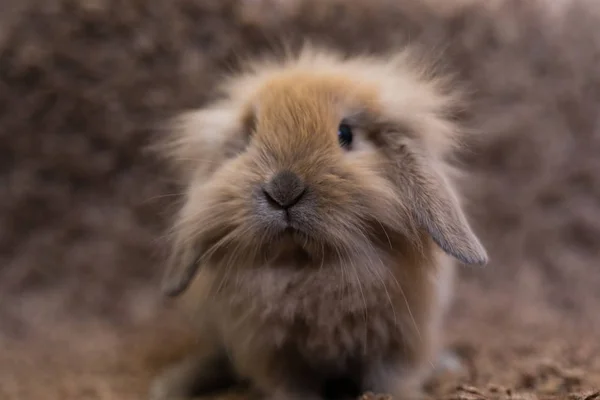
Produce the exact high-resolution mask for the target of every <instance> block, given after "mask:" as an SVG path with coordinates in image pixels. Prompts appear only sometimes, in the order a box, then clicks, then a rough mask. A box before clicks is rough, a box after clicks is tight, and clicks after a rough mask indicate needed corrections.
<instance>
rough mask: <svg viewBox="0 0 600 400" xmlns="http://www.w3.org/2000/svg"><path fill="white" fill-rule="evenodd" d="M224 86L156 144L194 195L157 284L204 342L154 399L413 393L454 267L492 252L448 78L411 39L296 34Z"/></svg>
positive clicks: (432, 350) (425, 369)
mask: <svg viewBox="0 0 600 400" xmlns="http://www.w3.org/2000/svg"><path fill="white" fill-rule="evenodd" d="M221 89H222V91H221V94H222V96H221V97H220V98H219V99H217V100H215V101H214V102H213V103H212V104H210V105H209V106H207V107H205V108H203V109H199V110H194V111H190V112H187V113H185V114H183V115H181V116H180V117H179V118H177V120H176V121H175V124H174V125H173V129H172V131H171V134H172V135H173V136H170V137H169V138H168V140H167V142H165V143H164V144H165V147H164V149H165V150H166V154H167V155H168V156H170V158H171V160H172V161H173V162H175V163H176V164H177V165H179V166H181V167H183V169H182V171H184V172H185V179H186V182H187V186H186V187H187V191H186V198H185V204H184V205H183V207H182V209H181V212H180V214H179V216H178V220H177V222H176V224H175V227H174V232H173V234H174V238H175V239H174V245H173V254H172V258H171V260H170V265H169V266H168V269H167V271H166V275H165V277H164V282H163V289H164V292H165V293H166V294H168V295H170V296H178V295H180V294H183V293H184V294H185V296H183V299H182V300H184V304H185V306H186V309H187V310H189V311H190V313H191V315H192V317H193V320H194V322H196V323H197V326H198V329H199V333H198V335H199V336H198V337H199V342H198V348H197V349H195V350H194V351H193V352H192V353H191V354H190V356H189V358H188V359H186V360H184V361H182V363H181V364H179V365H177V366H175V367H173V368H171V369H169V370H168V371H166V372H165V373H164V374H163V375H162V376H161V377H159V378H158V379H157V380H156V381H155V383H154V385H153V387H152V389H151V397H152V398H153V399H170V398H175V397H186V396H191V395H193V394H202V393H207V392H208V391H209V390H212V389H218V388H221V387H223V386H227V385H228V384H230V383H233V382H236V381H246V382H249V383H250V384H251V385H252V387H254V388H256V389H257V390H258V391H260V392H261V393H263V394H264V396H266V397H268V398H272V399H282V400H283V399H302V400H305V399H322V398H328V397H332V396H333V395H334V394H337V395H339V396H341V395H347V396H354V395H356V394H358V393H360V392H364V391H368V390H369V391H374V392H379V393H390V394H392V395H394V396H395V398H397V399H403V398H412V397H413V396H417V395H418V394H419V389H420V385H421V384H422V382H423V379H425V377H427V375H428V374H429V373H430V372H431V370H432V368H433V366H434V365H435V364H436V362H437V358H438V356H439V354H440V340H439V339H440V330H441V323H442V319H443V315H444V312H445V309H446V307H447V305H448V302H449V299H450V292H451V285H452V277H453V265H454V263H455V262H456V260H459V261H461V262H463V263H466V264H484V263H486V261H487V255H486V252H485V250H484V248H483V247H482V245H481V244H480V242H479V241H478V239H477V237H476V236H475V235H474V233H473V232H472V230H471V228H470V227H469V224H468V222H467V220H466V218H465V216H464V214H463V211H462V209H461V206H460V202H459V200H458V197H457V195H456V193H455V190H454V189H453V185H452V184H451V181H450V167H449V165H448V163H447V160H446V158H447V155H448V154H451V151H452V149H453V148H455V147H456V146H457V145H459V144H460V142H461V139H462V138H463V132H462V131H461V130H460V129H459V128H458V127H457V126H456V125H455V124H454V123H453V120H452V113H453V111H454V110H455V108H456V107H458V106H460V105H461V98H460V96H459V95H458V94H457V92H456V91H455V90H454V88H453V87H452V83H451V81H450V80H448V79H445V78H443V77H442V76H439V75H436V74H435V73H434V68H432V65H427V64H425V63H424V59H423V58H422V57H416V56H414V55H413V54H412V52H411V51H410V50H409V49H404V50H402V51H400V52H398V53H396V54H393V55H389V56H387V57H375V56H357V57H355V58H344V57H342V56H340V55H337V54H334V53H332V52H330V51H328V50H322V49H321V50H320V49H315V48H313V47H310V46H306V47H304V48H303V49H302V50H301V51H300V52H299V53H298V54H296V55H295V56H289V55H288V56H286V57H282V58H275V57H274V58H272V59H264V60H258V61H255V62H253V63H249V64H248V67H247V68H246V69H245V70H244V71H243V72H241V73H238V74H234V75H232V76H231V77H230V78H229V79H227V80H226V81H225V82H224V84H223V85H222V87H221ZM340 388H342V389H348V390H349V392H350V393H342V394H340V393H339V389H340ZM333 389H335V390H333ZM332 390H333V392H335V393H333V394H332V393H331V392H332Z"/></svg>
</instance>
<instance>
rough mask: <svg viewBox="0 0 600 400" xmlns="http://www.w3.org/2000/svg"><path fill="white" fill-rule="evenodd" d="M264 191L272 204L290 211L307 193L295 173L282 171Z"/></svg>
mask: <svg viewBox="0 0 600 400" xmlns="http://www.w3.org/2000/svg"><path fill="white" fill-rule="evenodd" d="M263 190H264V193H265V197H266V198H267V200H268V201H269V202H270V203H271V204H273V205H274V206H276V207H278V208H283V209H288V208H290V207H292V206H293V205H294V204H296V203H298V201H299V200H300V198H301V197H302V196H303V195H304V193H305V191H306V186H305V185H304V183H303V182H302V180H301V179H300V177H299V176H298V175H296V174H295V173H293V172H291V171H282V172H279V173H278V174H277V175H275V176H274V177H273V178H272V179H271V181H270V182H269V183H268V184H267V185H266V186H265V187H264V188H263Z"/></svg>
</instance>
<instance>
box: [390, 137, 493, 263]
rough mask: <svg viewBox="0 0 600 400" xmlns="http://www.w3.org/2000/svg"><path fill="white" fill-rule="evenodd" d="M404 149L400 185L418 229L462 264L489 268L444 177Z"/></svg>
mask: <svg viewBox="0 0 600 400" xmlns="http://www.w3.org/2000/svg"><path fill="white" fill-rule="evenodd" d="M401 147H402V149H403V153H404V161H405V162H403V163H401V165H400V168H401V169H400V171H398V172H399V175H400V182H398V183H399V187H400V189H401V190H402V191H403V193H404V197H405V198H406V199H408V206H409V212H410V214H411V215H412V217H413V218H414V220H415V222H416V223H417V225H418V226H420V227H422V228H424V229H425V230H426V231H427V232H428V233H429V235H430V236H431V238H432V239H433V240H434V242H435V243H436V244H437V245H438V246H440V248H441V249H442V250H444V251H445V252H446V253H447V254H449V255H451V256H453V257H455V258H456V259H458V260H459V261H461V262H463V263H465V264H479V265H483V264H486V263H487V260H488V256H487V252H486V250H485V248H484V247H483V246H482V244H481V243H480V241H479V239H478V238H477V236H476V235H475V234H474V233H473V231H472V229H471V227H470V226H469V223H468V222H467V219H466V217H465V215H464V213H463V210H462V208H461V206H460V204H459V201H458V199H457V197H456V195H455V194H454V192H453V190H452V187H451V185H450V184H449V182H448V181H447V179H446V178H445V176H444V175H443V174H442V173H441V172H439V171H438V168H436V167H435V165H434V164H432V162H431V161H430V160H428V159H427V158H425V157H423V156H421V155H420V154H418V152H415V151H412V150H413V149H411V151H410V152H409V151H408V150H407V149H408V147H409V146H404V145H403V146H401ZM402 164H404V165H402ZM439 170H441V168H439Z"/></svg>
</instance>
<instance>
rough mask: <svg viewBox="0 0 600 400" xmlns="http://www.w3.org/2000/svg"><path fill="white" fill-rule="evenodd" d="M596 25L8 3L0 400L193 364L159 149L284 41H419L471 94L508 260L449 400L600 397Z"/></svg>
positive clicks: (432, 6)
mask: <svg viewBox="0 0 600 400" xmlns="http://www.w3.org/2000/svg"><path fill="white" fill-rule="evenodd" d="M599 24H600V3H598V2H597V1H595V0H571V1H567V0H564V1H560V2H555V1H551V0H546V1H543V0H530V1H523V0H497V1H486V0H481V1H477V0H471V1H458V0H437V1H436V0H428V1H426V2H424V1H418V0H396V1H392V0H368V1H367V0H362V1H359V0H354V1H342V0H322V1H320V0H273V1H267V0H245V1H242V0H240V1H234V0H127V1H124V0H123V1H118V0H41V1H36V0H24V1H22V2H18V1H17V0H1V1H0V398H1V399H140V398H144V396H145V390H146V386H147V384H148V380H149V378H150V377H151V375H152V374H153V373H155V371H156V370H157V369H158V368H161V367H162V366H163V365H164V363H165V362H166V361H167V360H168V359H170V358H172V357H174V355H175V354H176V353H177V352H181V351H182V350H181V349H182V348H184V345H185V343H186V340H188V338H187V337H186V334H184V333H183V332H180V324H179V321H175V320H174V318H173V317H172V315H171V314H170V313H168V310H167V308H166V307H165V305H164V304H162V303H163V301H162V299H161V298H160V297H159V295H158V291H157V287H158V277H159V275H160V269H161V260H162V257H163V252H162V248H163V240H162V238H163V236H164V234H165V227H166V224H167V223H168V221H169V216H170V215H171V213H172V212H173V210H174V207H176V206H177V190H178V189H177V186H176V185H175V182H174V179H173V178H174V177H173V176H172V174H171V172H170V171H169V169H168V168H166V166H164V165H161V164H160V163H159V162H158V161H157V160H155V159H154V158H153V157H152V155H151V154H148V153H147V152H146V151H145V146H146V145H147V144H149V143H151V141H152V138H153V137H154V135H157V134H164V132H162V133H161V132H159V131H156V130H155V129H154V127H155V126H156V124H157V123H158V122H160V121H161V119H162V118H164V117H166V116H169V115H172V114H173V113H174V112H177V111H178V110H182V109H183V108H186V107H191V106H200V105H202V104H203V103H204V102H205V101H206V100H207V99H209V98H210V92H211V88H212V87H213V85H214V83H215V81H216V80H217V79H218V77H219V74H220V72H222V71H224V70H227V69H228V68H231V67H234V66H235V64H236V59H237V56H239V55H240V54H254V53H256V52H260V51H264V50H268V49H269V48H270V47H271V46H272V45H273V43H274V42H277V40H279V39H281V38H287V39H289V40H291V41H293V42H298V41H299V40H301V39H303V38H312V39H315V40H318V41H319V42H321V43H328V44H331V45H333V46H335V47H337V48H341V49H344V50H347V51H349V52H352V51H359V50H369V51H374V52H382V51H386V50H389V49H392V48H394V47H395V46H399V45H401V44H402V43H405V42H407V41H410V42H416V43H421V44H422V45H424V46H426V47H427V48H429V49H433V50H439V51H440V52H442V51H443V54H444V57H445V60H446V61H447V63H448V67H449V68H451V69H452V70H454V71H456V72H457V73H458V75H459V77H460V79H461V80H462V81H464V83H465V84H468V85H469V87H470V89H471V93H472V100H473V106H472V107H471V108H470V109H469V110H467V112H466V113H465V114H464V116H463V118H464V122H465V123H466V124H468V125H469V126H471V127H474V128H476V129H478V130H480V132H481V134H480V139H481V140H480V141H479V142H478V143H477V144H475V145H474V146H473V147H472V148H471V151H470V152H469V153H465V154H464V161H465V163H466V164H467V165H468V166H469V168H470V169H471V170H472V171H473V172H474V178H472V179H470V180H469V181H468V182H465V183H464V185H463V190H464V191H465V193H466V194H467V195H468V198H469V201H470V205H469V207H468V211H469V214H470V218H471V220H472V222H473V224H474V227H475V228H476V230H477V232H478V234H479V235H481V237H482V239H483V240H484V243H485V245H486V246H487V248H488V250H489V252H490V256H491V260H492V262H491V263H490V265H489V266H488V267H486V268H485V269H473V268H465V269H463V270H462V272H463V278H462V280H461V283H460V287H459V288H458V291H457V292H458V293H457V296H458V297H457V300H456V303H455V307H454V310H453V315H452V318H451V320H450V321H449V326H448V342H449V345H451V346H453V347H454V348H455V349H456V350H457V351H458V352H459V354H461V355H462V356H463V358H464V360H465V365H466V366H467V368H466V370H465V371H463V372H461V373H460V374H458V375H454V376H449V377H447V379H445V380H441V381H440V382H436V383H432V385H431V388H430V391H431V394H432V396H434V397H436V398H462V399H480V398H508V397H510V395H512V396H513V397H512V398H519V396H525V395H527V394H529V395H531V396H533V397H528V398H540V399H541V398H567V397H568V396H569V395H571V396H572V398H574V399H577V398H580V399H584V398H585V399H587V400H591V399H596V398H600V397H599V396H596V397H594V394H593V392H594V390H598V389H599V388H600V340H598V338H599V337H600V313H599V312H598V310H599V309H600V308H599V307H600V289H598V288H599V287H600V156H599V154H600V153H599V152H600V108H599V106H600V31H598V29H597V28H598V25H599ZM461 385H462V386H461ZM465 385H468V386H469V387H466V386H465ZM471 386H472V388H470V387H471ZM521 398H523V397H521Z"/></svg>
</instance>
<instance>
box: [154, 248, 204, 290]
mask: <svg viewBox="0 0 600 400" xmlns="http://www.w3.org/2000/svg"><path fill="white" fill-rule="evenodd" d="M201 254H202V252H200V251H199V250H198V249H196V248H195V246H194V244H193V243H182V242H181V241H176V243H175V244H174V246H173V250H172V253H171V257H170V259H169V262H168V264H167V269H166V271H165V273H164V275H163V278H162V283H161V291H162V293H163V294H164V295H166V296H169V297H177V296H179V295H181V294H182V293H183V292H185V291H186V290H187V288H188V287H189V285H190V283H191V282H192V280H193V279H194V277H195V276H196V273H197V272H198V269H199V267H200V263H201Z"/></svg>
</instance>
